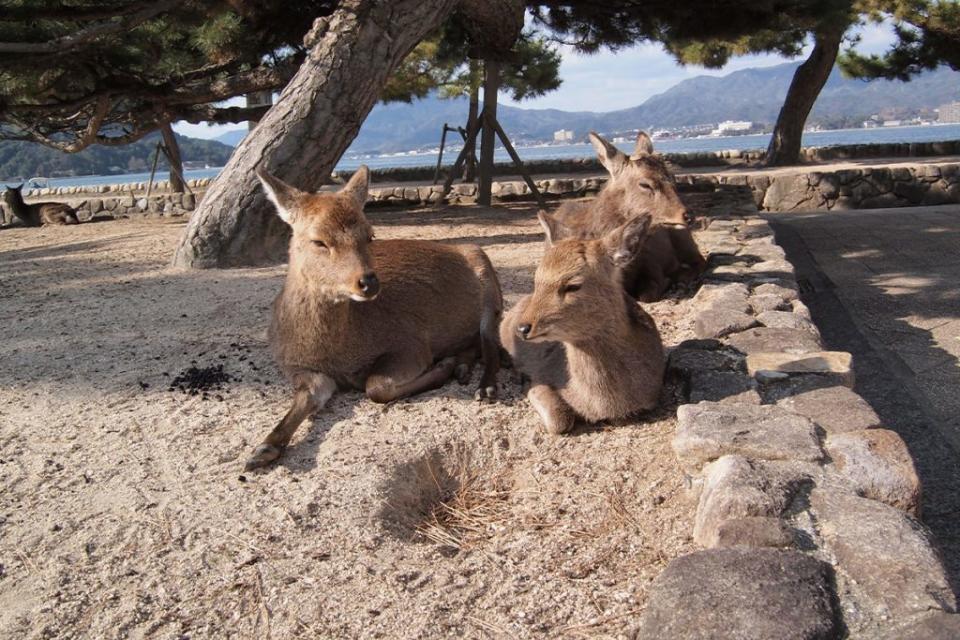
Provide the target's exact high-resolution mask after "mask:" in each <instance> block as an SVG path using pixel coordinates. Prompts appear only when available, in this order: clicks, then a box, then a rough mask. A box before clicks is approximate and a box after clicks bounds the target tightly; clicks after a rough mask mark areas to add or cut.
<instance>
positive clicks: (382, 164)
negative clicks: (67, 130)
mask: <svg viewBox="0 0 960 640" xmlns="http://www.w3.org/2000/svg"><path fill="white" fill-rule="evenodd" d="M957 139H960V124H942V125H928V126H912V127H878V128H875V129H837V130H833V131H809V132H805V133H804V134H803V146H805V147H829V146H835V145H848V144H881V143H889V142H933V141H938V140H957ZM769 142H770V134H757V135H747V136H720V137H703V138H683V139H679V140H657V141H655V142H654V146H655V147H656V149H657V151H662V152H664V153H698V152H704V151H725V150H733V149H736V150H739V151H750V150H756V149H761V150H762V149H766V148H767V143H769ZM619 146H621V147H622V148H623V149H624V151H627V152H630V151H631V145H629V144H627V145H619ZM458 151H459V149H457V148H452V149H451V148H448V149H447V150H446V152H445V153H444V158H443V159H444V165H445V166H449V165H450V164H452V163H453V161H454V160H455V159H456V156H457V153H458ZM517 153H518V154H519V155H520V158H521V159H522V160H526V161H532V160H552V159H566V158H589V157H593V155H594V151H593V147H592V146H590V145H589V144H586V143H582V144H568V145H553V144H544V145H540V146H532V147H518V148H517ZM494 157H495V159H496V161H497V162H510V157H509V156H508V155H507V152H506V151H505V150H504V149H502V148H498V149H497V150H496V152H495V154H494ZM361 164H365V165H367V166H369V167H370V168H371V169H387V168H395V167H429V166H435V165H436V164H437V153H436V152H435V151H429V152H407V153H398V154H383V155H373V154H355V153H350V152H349V151H348V152H347V153H346V154H345V155H344V157H343V158H342V159H341V160H340V162H339V163H338V164H337V169H338V170H347V171H349V170H351V169H356V168H357V167H358V166H360V165H361ZM221 169H222V167H215V168H210V169H193V170H188V171H185V172H184V176H185V177H186V178H187V179H188V180H191V179H199V178H212V177H215V176H216V175H217V174H219V173H220V170H221ZM158 176H159V177H158V178H157V179H166V177H167V175H166V173H165V172H163V173H161V172H158ZM149 179H150V174H149V173H126V174H118V175H110V176H76V177H72V178H51V179H50V181H49V184H50V186H51V187H72V186H81V185H83V186H85V185H98V184H127V183H130V182H147V181H148V180H149Z"/></svg>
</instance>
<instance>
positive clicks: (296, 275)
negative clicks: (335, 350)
mask: <svg viewBox="0 0 960 640" xmlns="http://www.w3.org/2000/svg"><path fill="white" fill-rule="evenodd" d="M282 306H283V309H284V315H285V316H286V317H287V318H288V319H289V320H290V321H292V322H294V323H296V325H297V326H300V327H303V328H304V329H305V330H307V331H309V332H311V333H312V334H315V335H328V336H332V337H336V336H337V335H343V334H344V332H346V331H347V328H348V326H349V324H350V309H351V306H352V305H351V303H350V300H348V299H335V298H332V297H330V295H329V294H328V293H327V292H325V291H324V289H323V287H321V286H319V285H318V284H317V283H316V282H315V281H314V280H313V279H311V278H310V277H309V276H308V275H307V274H304V273H303V272H302V271H299V270H298V271H295V270H294V268H291V271H290V272H289V273H288V274H287V281H286V284H285V285H284V287H283V298H282Z"/></svg>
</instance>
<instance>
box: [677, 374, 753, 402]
mask: <svg viewBox="0 0 960 640" xmlns="http://www.w3.org/2000/svg"><path fill="white" fill-rule="evenodd" d="M703 400H709V401H711V402H720V403H724V404H729V403H744V404H757V405H758V404H760V394H759V393H758V392H757V383H756V381H755V380H754V379H753V378H751V377H750V376H748V375H745V374H743V373H738V372H735V371H694V372H693V373H692V374H691V375H690V402H692V403H694V404H696V403H697V402H701V401H703Z"/></svg>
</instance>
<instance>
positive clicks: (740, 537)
mask: <svg viewBox="0 0 960 640" xmlns="http://www.w3.org/2000/svg"><path fill="white" fill-rule="evenodd" d="M793 545H794V539H793V532H792V531H791V530H790V528H789V527H787V525H786V524H785V523H784V522H783V520H781V519H780V518H772V517H765V516H749V517H746V518H734V519H732V520H725V521H723V522H721V523H720V525H719V526H717V535H716V544H715V545H714V547H715V548H727V547H753V548H757V547H771V548H774V549H787V548H789V547H792V546H793Z"/></svg>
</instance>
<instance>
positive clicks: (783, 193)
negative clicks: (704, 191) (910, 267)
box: [677, 162, 960, 211]
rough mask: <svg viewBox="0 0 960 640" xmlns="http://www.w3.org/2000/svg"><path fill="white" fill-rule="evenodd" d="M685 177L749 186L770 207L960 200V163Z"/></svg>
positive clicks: (875, 206)
mask: <svg viewBox="0 0 960 640" xmlns="http://www.w3.org/2000/svg"><path fill="white" fill-rule="evenodd" d="M677 181H678V182H680V183H689V184H704V183H714V184H730V185H742V186H747V187H749V188H750V190H751V191H752V192H753V197H754V202H756V204H757V207H759V208H760V209H762V210H764V211H810V210H814V209H828V210H829V209H837V210H844V209H880V208H886V207H909V206H914V205H938V204H953V203H957V202H960V163H958V162H942V163H937V164H919V165H909V166H904V165H901V166H894V167H885V166H880V167H864V168H862V169H838V170H835V171H816V170H811V169H810V168H803V167H798V168H797V169H796V170H795V171H791V172H788V173H773V174H768V173H756V174H748V173H741V174H733V175H695V174H687V175H680V176H677Z"/></svg>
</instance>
